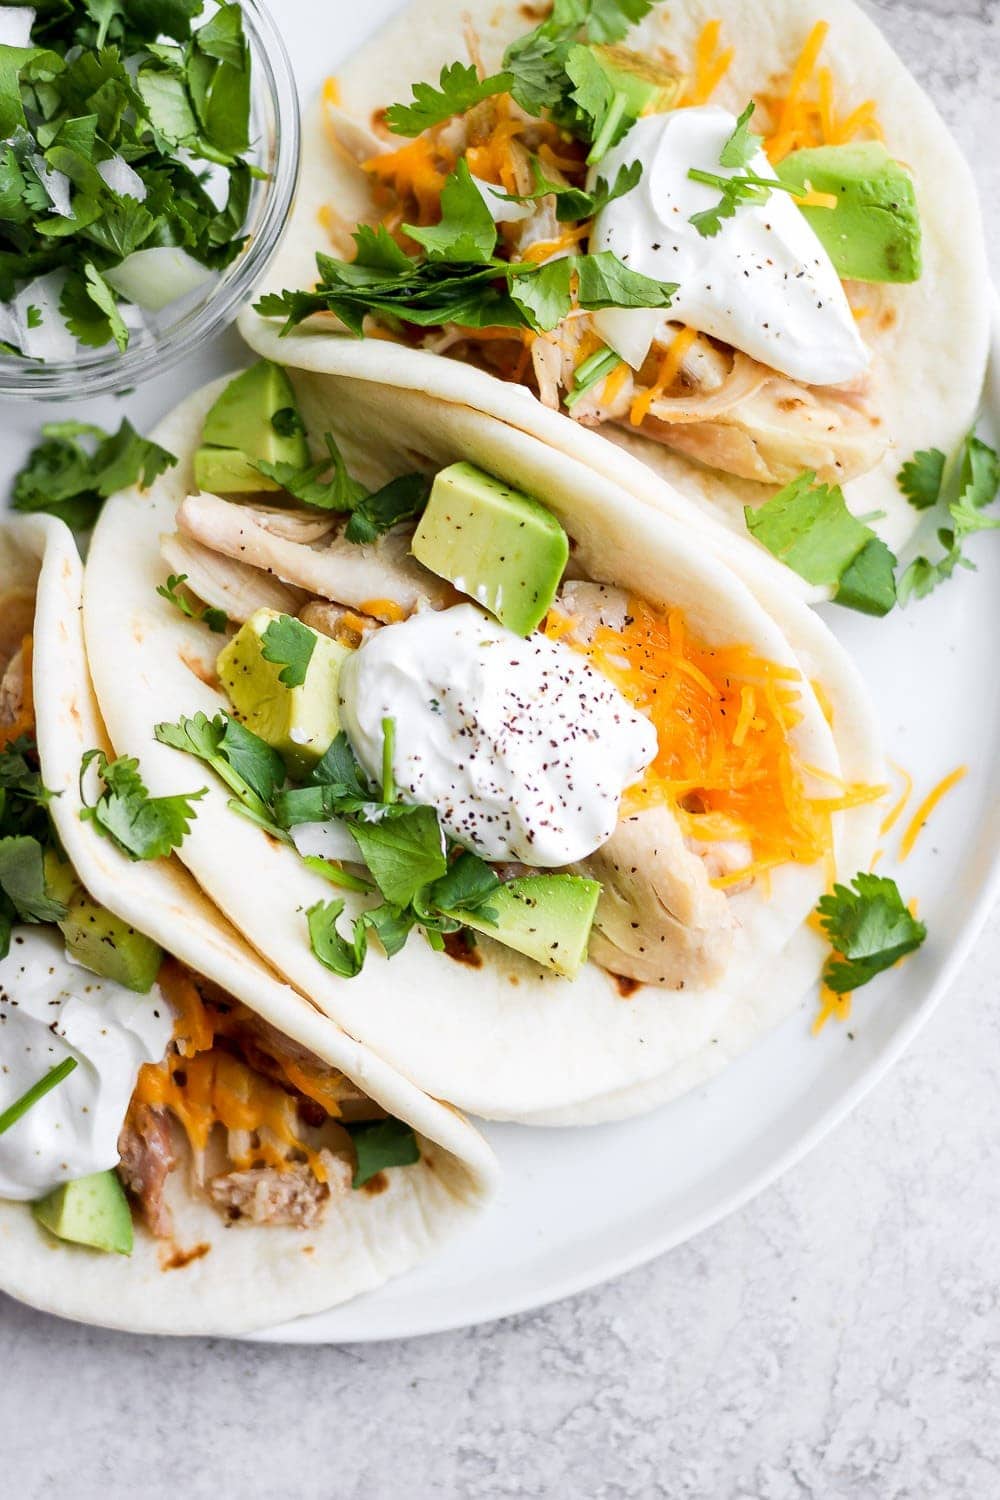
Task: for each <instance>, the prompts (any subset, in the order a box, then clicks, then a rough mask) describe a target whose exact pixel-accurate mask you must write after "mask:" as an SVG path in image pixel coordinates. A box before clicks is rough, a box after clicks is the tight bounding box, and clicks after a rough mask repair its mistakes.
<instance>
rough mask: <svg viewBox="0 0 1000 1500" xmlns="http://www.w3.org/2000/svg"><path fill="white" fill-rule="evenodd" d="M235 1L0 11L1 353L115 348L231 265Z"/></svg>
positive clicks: (237, 245)
mask: <svg viewBox="0 0 1000 1500" xmlns="http://www.w3.org/2000/svg"><path fill="white" fill-rule="evenodd" d="M250 82H251V68H250V48H249V46H248V43H247V38H246V35H245V32H244V21H243V13H242V10H241V8H240V6H239V5H238V4H223V5H220V6H218V7H214V6H209V7H206V5H205V3H204V0H41V3H40V4H39V5H38V6H37V7H34V8H29V7H22V6H3V7H0V348H2V349H3V351H4V352H5V353H8V354H10V353H13V354H21V355H26V356H29V357H31V358H34V359H41V360H51V361H59V360H71V359H73V358H74V357H75V356H76V355H77V354H78V353H79V351H80V349H81V346H83V347H84V348H103V347H104V346H109V347H111V348H112V349H113V347H114V346H115V345H117V348H118V349H119V350H125V349H126V348H127V347H128V344H129V340H130V337H131V336H132V335H133V334H134V333H135V332H136V330H137V329H139V328H141V327H142V323H143V318H144V316H145V315H146V314H148V313H156V312H158V311H160V310H161V309H163V308H164V307H166V306H168V305H169V304H171V303H172V302H174V301H175V300H176V299H178V298H180V297H183V296H185V295H186V294H187V293H190V292H193V291H195V290H196V289H197V288H198V287H199V286H202V285H204V284H205V283H206V282H208V281H210V280H211V279H212V278H213V277H214V275H215V273H217V272H219V271H222V270H224V269H225V267H226V266H228V265H229V264H230V262H231V261H232V260H234V259H235V257H236V256H237V255H238V254H239V253H240V251H241V249H242V248H243V245H244V243H245V236H244V235H243V234H242V231H243V227H244V223H245V220H246V216H247V208H248V204H249V201H250V191H251V183H252V179H253V175H254V173H255V171H256V169H255V168H254V167H253V166H252V165H251V164H250V161H249V160H248V151H249V147H250V103H251V99H250Z"/></svg>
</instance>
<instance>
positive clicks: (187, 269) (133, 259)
mask: <svg viewBox="0 0 1000 1500" xmlns="http://www.w3.org/2000/svg"><path fill="white" fill-rule="evenodd" d="M214 274H215V273H214V272H213V271H210V270H209V269H208V268H207V267H206V266H202V265H199V264H198V262H197V261H196V260H195V259H193V257H192V256H190V255H188V253H187V251H186V250H179V249H178V248H177V247H176V246H175V245H153V246H152V247H151V248H150V249H148V250H133V252H132V254H131V255H127V256H126V257H125V259H124V260H123V261H122V263H121V265H120V266H114V267H113V268H112V269H111V270H110V271H105V272H104V279H105V281H106V282H107V283H108V285H109V286H113V287H114V289H115V291H116V292H118V293H119V294H120V295H121V296H122V297H127V298H128V300H129V301H130V302H134V303H136V304H137V306H139V307H144V308H145V309H146V311H147V312H159V311H160V309H161V308H164V307H166V306H167V305H168V303H170V302H175V301H176V300H177V298H178V297H183V296H186V294H187V293H188V292H194V291H197V289H198V287H200V286H204V284H205V282H206V281H209V280H210V279H211V277H212V276H213V275H214Z"/></svg>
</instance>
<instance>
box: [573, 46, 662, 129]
mask: <svg viewBox="0 0 1000 1500" xmlns="http://www.w3.org/2000/svg"><path fill="white" fill-rule="evenodd" d="M589 50H590V51H591V52H592V53H593V55H594V57H595V58H596V59H597V61H598V62H599V63H600V65H601V71H602V72H603V73H604V76H605V77H606V78H607V80H608V82H609V83H610V85H611V87H612V89H613V90H614V92H615V93H616V94H623V95H624V96H625V113H626V114H627V115H634V116H635V117H636V118H638V117H639V116H640V115H656V114H662V113H663V111H664V110H668V109H672V108H673V106H674V103H675V101H676V99H677V95H678V94H679V92H680V89H681V85H682V84H683V82H684V80H683V78H682V76H681V75H680V74H679V73H674V72H671V70H670V69H669V68H665V67H663V65H662V64H661V63H656V62H653V60H652V59H651V58H649V57H644V56H643V54H642V53H641V52H633V51H632V50H631V48H629V47H599V46H593V47H591V48H590V49H589Z"/></svg>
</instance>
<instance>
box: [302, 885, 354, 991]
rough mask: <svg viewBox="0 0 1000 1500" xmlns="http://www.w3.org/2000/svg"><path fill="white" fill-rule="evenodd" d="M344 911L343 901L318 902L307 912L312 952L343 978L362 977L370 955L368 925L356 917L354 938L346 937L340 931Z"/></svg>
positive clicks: (326, 966)
mask: <svg viewBox="0 0 1000 1500" xmlns="http://www.w3.org/2000/svg"><path fill="white" fill-rule="evenodd" d="M343 910H344V902H343V900H342V899H338V900H336V901H317V902H316V904H315V906H310V908H309V910H308V911H307V912H306V921H307V922H308V924H309V941H310V944H311V946H312V951H313V953H314V954H315V956H316V957H317V958H318V959H319V961H320V963H321V964H322V965H323V966H324V968H327V969H332V970H333V972H334V974H339V975H340V976H341V978H342V979H353V978H354V977H355V975H357V974H360V973H361V970H362V968H363V966H364V962H365V958H366V956H367V953H368V937H367V934H366V931H365V924H364V922H363V921H362V920H361V918H360V917H355V919H354V922H353V927H352V936H351V937H350V939H348V938H345V937H344V936H343V935H342V934H341V933H340V931H339V930H338V928H337V918H338V917H339V916H340V914H341V912H342V911H343Z"/></svg>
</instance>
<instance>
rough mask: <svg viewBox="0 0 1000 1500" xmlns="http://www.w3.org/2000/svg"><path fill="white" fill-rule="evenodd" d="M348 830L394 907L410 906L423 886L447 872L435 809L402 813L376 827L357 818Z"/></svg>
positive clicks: (384, 819) (407, 810)
mask: <svg viewBox="0 0 1000 1500" xmlns="http://www.w3.org/2000/svg"><path fill="white" fill-rule="evenodd" d="M348 827H349V828H350V831H351V835H352V837H353V839H354V841H355V843H356V844H357V846H358V848H359V849H360V850H361V857H362V859H363V860H364V862H365V864H366V865H367V866H368V868H369V870H370V871H371V872H372V876H373V878H374V880H375V883H376V885H377V886H378V888H379V890H380V891H381V892H382V894H383V896H384V897H385V899H386V900H387V901H389V902H390V903H391V904H392V905H393V906H409V904H410V902H411V901H412V900H413V898H414V896H415V895H416V894H417V892H418V891H419V890H421V888H422V887H423V886H425V885H428V884H430V883H431V882H432V881H435V880H437V879H439V878H440V877H441V876H442V875H444V874H445V872H446V871H447V868H448V862H447V859H446V857H445V852H444V839H443V837H442V835H441V828H440V825H439V823H438V818H437V813H436V812H435V811H434V809H433V808H432V807H408V808H405V809H401V810H400V811H399V812H398V813H397V814H396V815H395V816H393V817H391V818H383V819H382V820H381V821H380V822H377V823H374V822H367V821H364V820H362V819H361V818H358V817H355V818H351V819H349V821H348Z"/></svg>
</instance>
